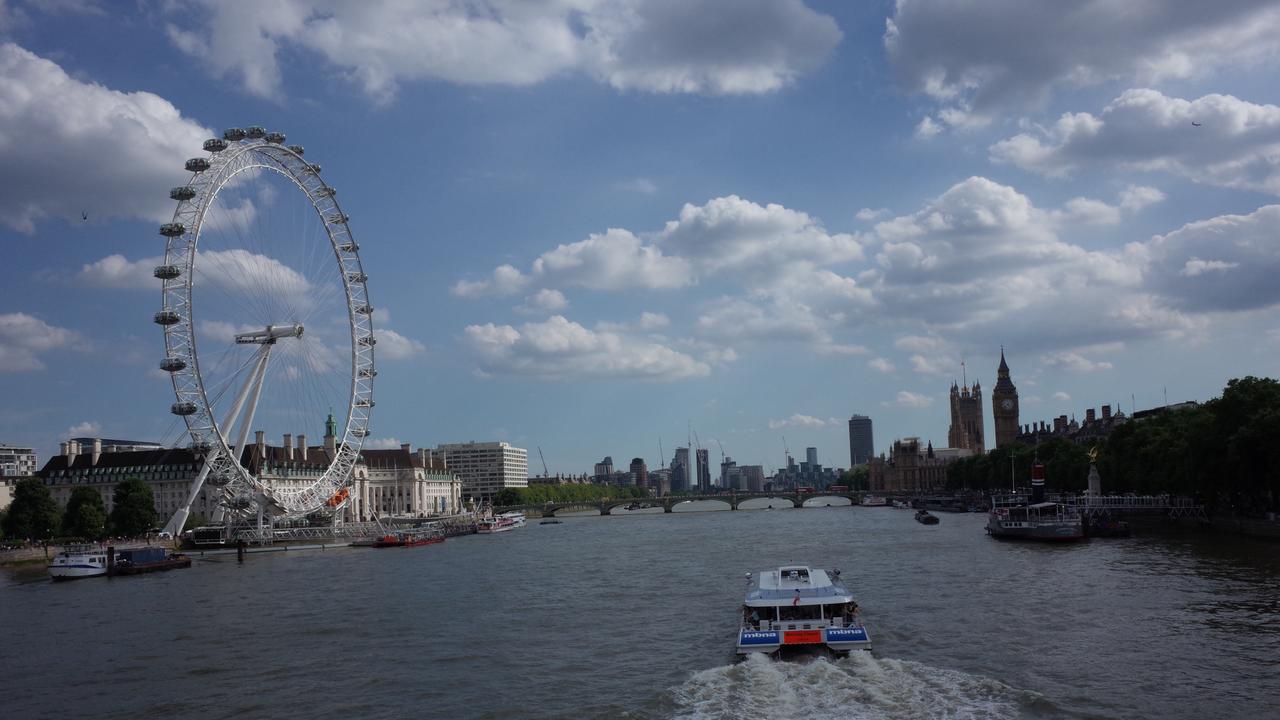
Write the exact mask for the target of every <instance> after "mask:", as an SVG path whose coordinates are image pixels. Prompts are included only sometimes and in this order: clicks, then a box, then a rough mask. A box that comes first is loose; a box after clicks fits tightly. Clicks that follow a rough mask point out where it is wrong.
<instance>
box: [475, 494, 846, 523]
mask: <svg viewBox="0 0 1280 720" xmlns="http://www.w3.org/2000/svg"><path fill="white" fill-rule="evenodd" d="M862 495H863V493H860V492H827V491H819V492H805V493H797V492H755V493H753V492H735V493H713V494H707V495H667V496H666V497H657V498H609V499H605V500H549V501H547V502H545V503H530V504H528V505H503V506H500V507H495V508H494V509H493V510H494V512H497V513H503V512H523V513H538V514H540V515H541V516H542V517H555V515H556V513H558V512H560V511H561V510H597V511H599V513H600V514H601V515H611V514H613V511H614V510H616V509H618V508H627V509H629V510H643V509H645V508H658V507H660V508H662V511H663V512H674V511H675V506H676V505H679V504H681V503H687V502H696V501H699V500H711V501H715V502H721V503H724V504H726V505H728V506H729V509H730V510H737V509H738V506H739V505H741V504H742V503H744V502H746V501H747V500H785V501H787V502H790V503H791V504H792V506H793V507H797V508H802V507H826V506H828V505H830V503H826V505H824V504H821V503H816V502H813V501H815V500H824V499H825V500H832V499H835V498H844V499H846V500H848V501H849V502H850V503H851V504H853V505H857V504H858V503H859V500H860V499H861V498H862ZM806 503H808V504H807V505H806ZM633 506H634V507H633ZM744 509H745V508H744ZM759 509H760V510H763V509H764V508H759Z"/></svg>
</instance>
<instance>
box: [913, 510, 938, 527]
mask: <svg viewBox="0 0 1280 720" xmlns="http://www.w3.org/2000/svg"><path fill="white" fill-rule="evenodd" d="M916 522H918V523H921V524H923V525H937V524H938V523H939V522H941V521H940V520H939V519H938V516H937V515H934V514H933V513H931V512H929V511H928V510H919V511H917V512H916Z"/></svg>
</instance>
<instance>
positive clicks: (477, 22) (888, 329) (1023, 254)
mask: <svg viewBox="0 0 1280 720" xmlns="http://www.w3.org/2000/svg"><path fill="white" fill-rule="evenodd" d="M1026 5H1029V6H1030V7H1029V9H1027V10H1026V11H1025V12H1022V13H1014V14H1013V16H1011V11H1010V8H1009V6H1008V4H1007V3H997V2H976V3H970V4H965V5H963V6H959V5H956V4H953V3H946V2H941V1H936V0H920V1H918V2H910V3H900V4H895V3H889V2H884V3H841V2H835V1H834V0H827V1H818V0H787V1H785V2H772V1H765V0H742V1H740V2H731V3H725V2H715V1H713V0H695V1H691V2H687V3H643V2H638V1H636V2H633V1H632V0H619V1H618V2H610V3H582V4H581V5H578V4H570V5H560V4H526V3H514V4H511V3H504V2H496V0H495V1H490V0H478V2H476V3H467V4H465V5H457V6H454V5H446V4H439V5H433V6H430V8H429V11H428V10H424V6H421V5H418V4H415V3H409V4H400V3H392V2H383V1H380V0H371V1H370V2H368V3H360V4H358V5H356V4H345V3H333V2H329V1H328V0H297V2H293V3H288V4H259V5H254V4H239V3H215V2H200V1H198V2H195V3H191V4H187V5H181V6H180V5H175V4H166V3H158V4H157V3H141V4H122V3H112V4H104V3H96V2H91V1H85V2H75V3H52V4H50V3H41V2H37V1H36V0H0V76H3V77H4V78H5V80H6V82H7V83H8V87H9V88H10V91H9V92H7V93H5V94H4V96H3V97H0V138H6V139H8V141H7V142H0V187H3V188H4V190H5V191H4V192H3V193H0V242H3V243H5V244H6V246H7V247H10V248H12V249H13V250H14V251H13V252H11V253H10V257H9V262H8V264H7V268H8V273H7V284H6V293H5V297H4V300H3V302H0V395H2V396H3V397H4V399H5V402H4V407H3V409H0V443H6V444H10V445H14V446H19V447H30V448H33V449H34V450H35V451H36V453H37V454H38V456H39V457H40V459H41V460H42V461H43V460H44V459H47V458H49V457H50V456H51V455H53V454H55V453H56V452H57V449H58V444H59V443H61V442H64V441H66V440H68V439H70V438H92V437H105V438H134V439H137V440H138V441H147V442H157V443H161V444H163V445H166V446H173V445H181V444H182V443H184V442H186V437H185V433H184V430H183V427H182V422H181V421H180V420H177V419H176V418H175V417H174V416H173V415H172V414H171V413H170V408H171V404H172V403H173V402H174V393H173V388H172V386H171V384H170V383H169V380H168V377H167V374H166V373H165V372H163V371H161V370H160V369H159V367H158V363H159V361H160V360H161V359H162V357H164V354H165V347H164V344H163V341H162V336H161V330H160V328H158V327H157V326H156V325H155V324H154V323H153V322H152V319H153V316H154V314H155V313H156V312H157V311H158V310H160V305H161V297H160V290H159V288H160V286H159V284H158V281H157V279H156V277H155V276H154V268H155V266H156V265H157V264H158V262H159V258H160V257H161V256H162V255H163V253H164V244H163V238H162V237H161V236H160V235H159V234H158V230H159V225H160V224H161V223H164V222H168V221H169V220H170V219H171V217H172V212H173V207H174V205H173V201H172V200H171V199H170V196H169V193H170V189H171V188H174V187H178V186H181V185H182V184H183V183H184V182H187V181H188V180H189V179H190V177H191V174H190V173H189V172H187V171H185V170H184V169H183V168H184V163H185V162H186V161H187V160H188V159H190V158H199V157H202V156H207V155H208V153H206V152H205V151H204V150H203V149H202V148H203V143H204V142H205V141H206V140H208V139H210V138H218V137H221V135H222V132H223V130H224V129H226V128H230V127H245V126H249V125H254V124H257V125H261V126H263V127H264V128H266V129H268V130H270V131H279V132H282V133H286V134H287V136H288V142H289V143H290V144H292V143H295V142H296V143H298V144H299V145H302V146H305V149H306V158H307V162H314V163H316V164H318V165H320V166H322V167H323V177H324V178H325V180H326V181H327V182H330V183H332V185H333V186H334V187H335V188H337V189H338V193H339V194H338V196H337V197H339V198H341V205H342V211H343V212H344V213H348V214H349V215H350V227H351V230H352V233H353V235H354V237H355V238H356V239H357V240H358V241H359V245H360V256H361V260H362V262H363V263H364V270H365V271H367V273H368V279H369V285H368V286H369V298H370V303H371V305H372V316H371V317H372V323H373V327H374V332H375V334H376V340H377V344H376V357H377V373H378V374H377V378H376V382H375V384H374V390H373V394H374V396H375V397H376V399H377V405H376V408H373V410H372V413H371V420H370V431H369V433H370V434H369V437H368V440H367V446H368V447H369V448H370V449H394V448H398V447H400V446H401V445H402V444H403V443H406V442H408V443H412V444H413V445H414V446H415V447H437V446H440V445H445V444H456V443H465V442H468V441H473V440H474V441H479V442H507V443H509V444H511V445H512V446H515V447H519V448H525V449H527V450H528V451H529V452H530V453H533V452H535V451H537V450H538V449H539V448H541V451H542V454H543V455H544V456H545V459H546V465H547V467H548V469H549V471H550V472H551V473H552V474H555V473H564V474H574V475H579V474H583V473H590V472H591V470H592V468H593V466H594V463H596V462H598V461H600V459H601V458H603V457H604V456H605V455H610V456H612V457H613V458H615V459H616V460H617V461H618V464H617V465H616V467H617V468H618V469H622V468H623V467H624V461H628V460H629V459H630V458H635V457H640V458H643V459H644V460H645V462H646V463H647V466H648V469H649V471H650V472H655V471H660V470H662V469H665V468H669V466H670V461H671V458H672V456H673V449H674V448H675V447H676V446H679V445H687V444H688V443H689V439H688V437H689V433H690V427H692V428H693V429H694V430H695V431H696V432H697V433H699V438H698V440H697V443H698V444H700V446H701V447H703V448H706V449H708V450H709V452H710V454H711V457H712V458H713V459H712V460H710V461H709V463H708V464H709V465H711V466H715V465H716V463H717V462H718V460H717V459H715V458H716V457H717V456H718V455H719V454H721V453H722V452H723V454H725V455H727V456H730V457H733V458H734V459H735V461H736V462H737V463H738V465H740V466H755V465H760V466H763V467H764V468H765V469H766V471H768V470H774V469H776V468H778V467H779V466H781V465H782V464H783V458H784V451H783V437H784V436H785V438H786V444H787V446H789V447H790V449H791V451H792V453H793V455H794V456H796V457H800V456H801V455H802V454H803V453H804V451H805V448H807V447H815V448H817V450H818V460H819V461H820V464H822V465H824V466H834V467H843V466H846V465H847V464H849V462H850V459H851V458H850V455H849V426H848V421H849V419H850V417H851V416H852V415H854V414H861V415H866V416H868V417H870V418H872V419H873V421H874V426H875V438H874V439H875V447H874V451H875V454H879V453H881V452H884V451H885V450H886V449H887V448H889V447H890V446H891V445H892V443H893V441H894V440H895V439H898V438H907V437H919V438H920V439H921V441H922V442H924V443H928V442H930V441H932V443H933V445H934V446H935V447H942V446H944V445H946V444H947V437H948V428H949V425H950V421H951V418H950V417H949V416H948V403H949V400H948V389H949V386H950V385H951V383H952V382H953V381H955V382H957V383H966V384H972V383H974V382H975V381H980V383H981V385H982V386H983V389H984V392H987V393H989V392H990V391H991V390H992V389H994V388H995V386H996V383H997V374H996V368H997V367H998V365H999V360H1000V348H1001V346H1003V347H1004V350H1005V356H1006V358H1007V360H1008V363H1009V365H1010V367H1011V368H1012V371H1013V379H1014V381H1015V382H1016V385H1017V391H1018V410H1019V413H1020V422H1021V423H1022V424H1026V423H1030V422H1036V421H1042V420H1046V421H1047V420H1051V419H1053V418H1058V417H1059V416H1061V415H1063V414H1067V415H1068V416H1070V415H1072V414H1075V415H1077V416H1081V415H1083V413H1084V411H1085V410H1086V409H1088V408H1100V407H1101V406H1103V405H1110V406H1112V407H1113V408H1117V409H1123V410H1124V412H1125V413H1130V412H1131V411H1132V410H1133V409H1134V408H1135V407H1136V409H1138V410H1142V409H1144V408H1151V407H1154V406H1158V405H1162V404H1164V402H1165V393H1166V391H1167V396H1168V401H1169V402H1170V403H1173V402H1180V401H1184V400H1199V401H1204V400H1207V399H1209V398H1210V397H1213V396H1216V395H1217V394H1219V393H1220V392H1221V390H1222V387H1223V386H1224V385H1225V384H1226V382H1227V380H1228V379H1230V378H1233V377H1241V376H1245V375H1258V376H1271V377H1277V376H1280V352H1278V351H1280V323H1278V322H1277V321H1276V320H1275V319H1274V318H1275V313H1274V308H1275V306H1276V305H1277V304H1280V283H1276V282H1275V280H1274V278H1275V277H1276V276H1277V275H1280V241H1278V240H1277V236H1276V228H1277V227H1280V201H1278V200H1277V198H1278V197H1280V161H1277V158H1280V134H1278V133H1277V130H1276V128H1278V127H1280V87H1278V86H1277V85H1276V83H1275V82H1274V78H1275V77H1276V72H1277V70H1280V52H1277V51H1276V47H1277V46H1276V41H1275V40H1274V38H1276V37H1280V13H1276V12H1275V11H1274V8H1273V7H1272V6H1270V5H1268V4H1266V3H1261V4H1257V5H1253V4H1250V3H1240V4H1235V5H1231V6H1230V7H1224V8H1215V10H1214V12H1212V13H1205V12H1202V11H1200V10H1198V9H1197V8H1194V7H1192V6H1190V5H1187V6H1185V7H1184V6H1181V5H1171V4H1154V5H1150V6H1147V5H1141V6H1134V5H1132V4H1127V3H1111V4H1109V3H1092V4H1089V5H1087V6H1085V7H1082V8H1074V7H1073V6H1071V5H1070V4H1062V3H1055V2H1048V1H1043V2H1032V1H1031V0H1029V1H1028V3H1026ZM729 13H732V14H733V22H731V23H730V22H727V21H723V20H722V18H723V17H724V16H726V15H728V14H729ZM991 28H1000V29H1001V30H1000V31H999V32H995V33H993V32H992V31H991ZM402 33H410V34H411V35H412V36H413V37H415V38H416V39H417V40H416V41H415V42H414V43H413V44H412V46H406V45H405V44H404V43H403V41H401V40H399V39H398V38H401V37H403V35H402ZM1046 37H1049V38H1054V39H1055V41H1054V42H1053V43H1049V44H1044V43H1042V42H1041V40H1040V39H1042V38H1046ZM1028 57H1035V58H1037V61H1036V62H1026V58H1028ZM459 58H463V59H464V60H459ZM68 108H75V109H76V111H75V112H68V111H67V109H68ZM238 200H239V203H238V204H237V205H236V206H235V208H234V211H235V212H237V213H239V214H240V215H242V216H245V217H249V216H252V217H260V218H262V219H263V221H264V223H265V222H268V221H271V220H273V219H279V220H280V221H281V222H285V220H286V219H287V218H288V216H287V215H284V214H283V213H280V207H281V206H280V205H279V204H278V203H280V202H281V200H280V198H277V197H275V196H273V195H272V193H269V192H258V193H256V194H255V193H249V192H247V191H246V194H245V195H243V196H242V197H239V198H238ZM277 213H278V214H277ZM259 250H260V249H259ZM221 252H224V253H229V251H228V249H225V248H224V249H223V250H222V251H221ZM229 256H230V257H232V258H235V259H236V261H237V262H236V267H237V268H239V269H240V271H242V272H244V273H245V276H243V277H237V278H232V280H233V282H230V283H228V284H229V285H230V287H231V291H229V292H228V293H227V294H228V295H229V296H230V298H231V299H232V300H234V297H235V289H236V287H237V286H236V285H235V282H244V283H246V284H251V282H252V278H253V277H256V276H254V275H253V274H252V270H253V269H254V268H255V267H258V268H260V267H262V266H273V267H277V268H278V269H279V276H280V277H293V275H291V274H290V271H291V270H293V269H294V268H293V267H292V266H291V265H289V264H288V263H287V262H284V261H282V260H280V259H279V258H277V257H274V256H271V255H270V254H269V253H266V252H261V251H255V249H253V248H249V249H248V250H247V251H246V253H245V254H243V255H239V254H234V253H229ZM298 277H300V278H302V281H301V282H300V283H299V285H300V288H301V289H302V290H306V289H307V288H308V287H309V286H308V285H307V281H306V278H309V277H311V276H310V275H308V274H306V273H302V272H299V273H298ZM204 307H208V306H204ZM226 307H227V308H229V309H228V310H227V312H226V313H225V315H217V316H208V317H204V318H202V320H204V321H206V324H205V325H202V326H200V327H201V332H206V333H207V337H208V338H209V342H207V343H206V344H204V345H202V346H201V351H202V352H204V351H206V350H208V351H209V352H210V353H211V354H210V355H209V356H208V357H213V354H212V353H214V352H215V351H216V350H217V349H218V346H217V339H218V338H222V342H230V340H229V338H231V337H233V336H234V335H235V334H236V333H238V332H241V328H240V324H241V321H242V320H243V318H240V317H238V316H236V314H235V312H234V311H233V309H232V308H233V307H234V305H233V303H228V304H227V306H226ZM335 317H336V316H335ZM324 329H325V328H324V327H323V325H321V324H315V323H313V324H312V325H310V326H308V329H307V335H306V337H307V338H317V339H319V338H322V337H323V332H324ZM313 333H314V334H313ZM1224 349H1229V351H1224ZM962 362H963V369H962ZM966 376H967V377H966ZM277 387H278V386H277ZM991 397H992V396H991V395H990V394H988V395H987V396H986V398H985V400H986V404H985V405H984V408H983V409H984V412H983V417H982V422H983V428H982V430H983V437H984V438H985V440H986V447H987V448H988V449H990V448H991V447H993V446H994V445H995V444H996V443H997V442H998V440H999V439H1000V438H1004V439H1007V438H1008V427H1007V425H1006V426H1005V427H1003V429H1002V431H1001V432H1000V433H999V434H997V429H996V428H995V426H994V424H993V419H992V408H991ZM316 404H317V405H318V406H319V407H318V408H317V409H318V410H319V412H316V413H310V412H308V414H307V415H306V416H305V417H300V416H298V415H297V414H295V415H293V416H291V417H283V416H281V415H279V414H273V413H272V412H271V411H270V410H271V408H270V406H268V407H267V408H266V409H264V411H263V412H262V413H260V414H259V415H258V417H257V419H256V421H255V425H256V426H257V427H255V430H256V429H261V430H263V431H264V432H265V433H266V436H267V437H270V438H278V437H281V436H282V435H283V434H284V433H295V434H306V435H308V436H311V437H313V438H314V437H320V436H321V434H322V433H323V425H322V422H323V419H324V413H323V410H324V409H325V407H327V403H325V404H323V405H321V403H319V402H317V403H316ZM339 412H341V411H340V410H339ZM313 414H314V415H316V417H315V418H314V420H313V419H312V415H313ZM304 424H306V425H307V426H305V427H303V426H302V425H304ZM659 442H661V443H662V446H663V450H662V452H661V453H660V452H659ZM721 446H722V447H723V451H722V450H721ZM664 455H665V457H663V456H664ZM534 469H535V471H536V472H541V471H542V462H541V460H538V461H536V462H535V465H534ZM712 474H713V475H714V472H713V473H712ZM695 483H696V478H695Z"/></svg>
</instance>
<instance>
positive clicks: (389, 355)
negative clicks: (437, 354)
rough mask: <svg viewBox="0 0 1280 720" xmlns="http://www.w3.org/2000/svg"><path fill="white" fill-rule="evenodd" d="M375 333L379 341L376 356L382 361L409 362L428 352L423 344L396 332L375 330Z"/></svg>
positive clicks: (384, 329)
mask: <svg viewBox="0 0 1280 720" xmlns="http://www.w3.org/2000/svg"><path fill="white" fill-rule="evenodd" d="M373 332H374V334H375V335H376V336H377V339H378V344H377V346H376V350H377V353H376V355H377V357H378V358H379V359H381V360H407V359H409V358H411V357H416V356H418V355H421V354H423V353H425V352H426V351H427V348H426V347H425V346H424V345H423V344H422V343H420V342H418V341H417V340H414V339H413V338H408V337H405V336H404V335H401V334H400V333H398V332H396V331H395V330H391V329H388V328H375V329H374V331H373Z"/></svg>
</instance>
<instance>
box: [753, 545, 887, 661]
mask: <svg viewBox="0 0 1280 720" xmlns="http://www.w3.org/2000/svg"><path fill="white" fill-rule="evenodd" d="M747 582H748V584H749V587H748V589H747V595H746V599H745V600H743V604H742V627H741V628H740V629H739V630H738V644H737V652H738V654H739V655H747V654H750V653H774V652H780V651H782V650H784V649H789V650H799V649H811V650H812V649H819V650H821V649H826V650H829V651H832V652H836V653H847V652H850V651H853V650H870V649H871V638H870V636H869V635H868V634H867V629H866V628H865V627H864V626H863V624H862V621H861V620H860V619H859V617H858V604H857V603H856V602H854V601H853V595H851V594H850V593H849V590H848V589H847V588H846V587H845V586H844V585H843V584H841V582H840V571H839V570H832V571H831V573H830V574H828V573H827V572H826V571H824V570H818V569H813V568H809V567H806V566H803V565H787V566H783V567H780V568H778V569H777V570H765V571H762V572H761V573H760V574H759V577H758V579H757V582H756V583H755V584H751V582H752V577H751V573H747Z"/></svg>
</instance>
